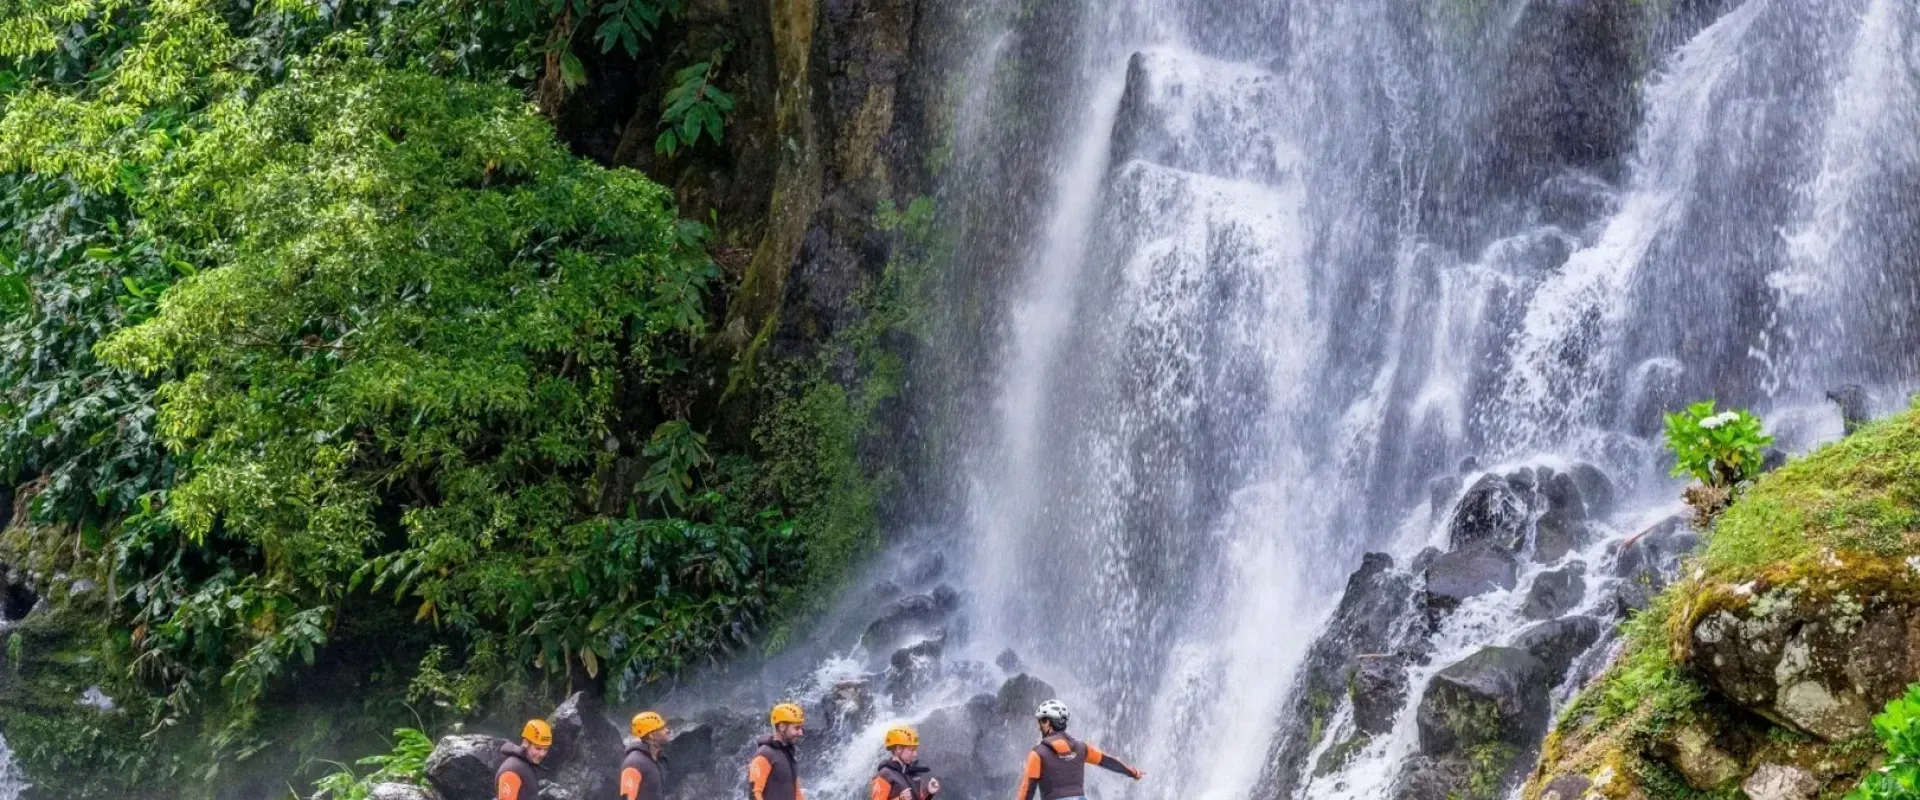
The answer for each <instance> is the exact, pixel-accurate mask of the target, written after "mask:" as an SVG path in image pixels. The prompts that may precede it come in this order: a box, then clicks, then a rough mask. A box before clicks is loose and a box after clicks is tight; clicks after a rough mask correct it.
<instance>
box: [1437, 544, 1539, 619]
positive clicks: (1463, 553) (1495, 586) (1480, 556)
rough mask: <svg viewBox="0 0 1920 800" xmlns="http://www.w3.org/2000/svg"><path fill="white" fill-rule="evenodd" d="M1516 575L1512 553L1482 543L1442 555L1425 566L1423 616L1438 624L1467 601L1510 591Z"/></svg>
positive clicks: (1516, 577) (1517, 571)
mask: <svg viewBox="0 0 1920 800" xmlns="http://www.w3.org/2000/svg"><path fill="white" fill-rule="evenodd" d="M1519 574H1520V564H1519V562H1518V561H1516V560H1515V559H1514V557H1513V554H1512V553H1509V552H1507V551H1505V550H1501V549H1499V548H1495V547H1492V546H1489V545H1486V544H1479V545H1475V546H1473V547H1470V548H1467V549H1465V550H1455V551H1454V552H1451V553H1448V554H1446V555H1443V556H1441V557H1440V558H1439V559H1437V560H1435V561H1434V562H1433V566H1430V567H1427V593H1426V600H1427V613H1428V615H1429V617H1430V619H1431V620H1432V621H1433V622H1434V623H1435V624H1438V623H1439V621H1440V620H1441V619H1443V618H1444V617H1446V615H1448V614H1451V613H1453V611H1454V609H1457V608H1459V607H1460V604H1461V603H1463V602H1465V601H1467V600H1468V599H1471V598H1474V597H1479V596H1480V595H1483V594H1486V593H1488V592H1493V591H1499V590H1510V589H1512V588H1513V587H1514V584H1515V583H1516V582H1517V581H1518V580H1519Z"/></svg>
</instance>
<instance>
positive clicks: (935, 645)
mask: <svg viewBox="0 0 1920 800" xmlns="http://www.w3.org/2000/svg"><path fill="white" fill-rule="evenodd" d="M945 646H946V642H945V639H944V637H935V638H932V639H927V640H925V641H922V642H920V643H919V644H915V645H913V646H910V647H902V648H900V649H899V650H895V651H893V656H892V657H891V658H889V659H888V660H887V695H888V696H889V697H891V698H892V700H893V707H894V708H895V709H904V708H907V707H908V706H910V705H912V704H913V698H914V695H916V694H918V693H919V692H921V691H922V690H924V689H926V688H927V687H928V686H932V685H933V683H934V682H935V681H937V680H939V678H940V656H941V653H942V652H943V651H944V650H945Z"/></svg>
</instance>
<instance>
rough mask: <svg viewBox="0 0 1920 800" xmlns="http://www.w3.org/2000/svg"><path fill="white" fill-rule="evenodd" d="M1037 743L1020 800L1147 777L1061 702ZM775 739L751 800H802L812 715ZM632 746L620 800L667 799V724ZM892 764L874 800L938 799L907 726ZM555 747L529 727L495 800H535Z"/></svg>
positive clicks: (507, 762) (1041, 715)
mask: <svg viewBox="0 0 1920 800" xmlns="http://www.w3.org/2000/svg"><path fill="white" fill-rule="evenodd" d="M1034 720H1035V722H1036V723H1037V724H1038V725H1039V728H1040V743H1039V744H1036V745H1034V746H1033V749H1032V750H1031V751H1029V752H1028V753H1027V761H1026V764H1025V766H1024V768H1023V769H1022V770H1021V772H1020V793H1019V795H1018V800H1031V798H1033V796H1034V795H1035V794H1038V795H1039V796H1040V800H1086V794H1087V792H1086V788H1085V786H1086V772H1087V766H1088V765H1092V766H1096V767H1100V768H1102V769H1106V770H1109V771H1112V772H1117V773H1119V774H1121V775H1125V776H1127V777H1129V778H1132V779H1134V780H1136V781H1137V780H1140V779H1141V778H1144V777H1146V773H1144V772H1141V771H1140V770H1138V769H1134V768H1133V767H1130V766H1127V765H1126V764H1125V763H1123V762H1121V761H1120V759H1117V758H1114V757H1113V756H1111V755H1108V754H1106V753H1103V752H1101V751H1100V748H1098V747H1095V746H1093V745H1091V744H1088V743H1086V742H1083V741H1080V740H1078V739H1075V738H1073V737H1072V736H1069V735H1067V707H1066V705H1065V704H1062V703H1061V702H1060V701H1058V700H1048V701H1047V702H1045V703H1041V704H1040V708H1039V709H1038V710H1036V711H1035V712H1034ZM768 721H769V722H770V723H771V724H772V726H773V730H772V733H770V734H769V735H767V736H766V737H764V738H762V739H761V740H760V742H759V744H758V745H757V746H756V747H755V748H754V751H753V758H752V759H751V760H749V761H748V762H747V783H748V785H749V786H751V787H752V793H753V800H805V798H806V792H805V791H803V790H802V789H801V788H800V762H799V758H798V755H797V754H796V752H795V746H796V745H798V744H799V742H800V738H801V737H802V736H804V735H806V724H807V714H806V712H805V711H804V710H802V709H801V708H800V707H799V706H797V705H794V704H793V703H781V704H779V705H777V706H774V707H773V711H772V713H771V714H769V715H768ZM633 736H634V739H633V742H632V743H631V744H628V745H627V750H626V754H625V755H624V757H623V758H622V760H621V762H620V781H619V784H620V800H663V798H664V797H665V796H666V768H665V764H664V759H662V758H661V755H660V754H661V751H662V750H664V749H665V748H666V746H667V741H668V740H669V739H671V738H672V733H671V732H669V731H668V730H667V721H666V718H664V717H662V716H660V715H659V714H657V713H655V712H652V711H646V712H642V713H640V714H639V715H637V716H635V717H634V718H633ZM884 746H885V748H886V751H887V758H886V760H885V761H882V762H881V763H880V767H879V769H877V770H876V771H875V774H874V776H873V781H872V782H871V784H870V790H869V798H870V800H931V798H933V797H934V796H935V795H938V794H940V780H939V779H938V778H934V777H932V776H931V775H930V774H929V773H931V772H932V769H930V768H929V767H926V766H924V765H922V764H920V763H919V761H920V734H919V733H917V732H915V731H914V729H912V728H910V727H906V726H898V727H894V728H892V729H890V730H888V731H887V738H886V741H885V745H884ZM552 748H553V727H552V726H550V725H548V724H547V722H546V720H538V719H536V720H531V721H529V722H528V723H527V725H526V727H525V728H524V729H522V730H521V732H520V743H519V744H517V745H507V746H506V747H504V748H502V751H503V753H504V754H505V758H504V759H503V760H502V761H501V762H500V769H499V770H498V771H496V772H495V773H494V790H495V797H496V799H497V800H538V798H539V796H540V792H539V778H538V776H537V774H536V771H535V768H536V767H537V766H538V765H539V764H540V763H541V762H542V761H545V760H546V759H547V756H548V754H549V753H550V752H551V751H552Z"/></svg>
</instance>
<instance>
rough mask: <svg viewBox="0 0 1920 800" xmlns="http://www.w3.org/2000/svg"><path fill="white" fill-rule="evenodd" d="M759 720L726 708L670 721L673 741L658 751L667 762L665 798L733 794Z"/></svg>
mask: <svg viewBox="0 0 1920 800" xmlns="http://www.w3.org/2000/svg"><path fill="white" fill-rule="evenodd" d="M762 721H763V718H761V717H757V716H750V715H747V714H744V713H738V712H734V711H731V710H728V709H710V710H708V711H705V712H702V713H700V714H698V715H696V716H694V717H693V718H692V719H691V720H688V721H684V722H683V721H681V720H673V723H674V724H673V728H674V730H675V731H676V733H675V734H674V736H673V741H670V742H668V743H667V747H666V749H665V750H663V751H661V753H660V755H661V757H662V758H664V759H666V762H667V765H668V769H667V770H666V773H667V797H668V798H670V799H671V800H696V799H698V800H704V799H705V798H712V797H733V796H736V794H735V793H736V792H738V791H739V787H740V786H741V785H742V783H743V781H744V776H745V772H744V770H745V764H746V763H747V759H748V751H750V750H752V749H753V746H754V741H755V739H756V738H757V735H758V734H759V733H760V732H761V730H760V728H761V726H760V723H761V722H762ZM616 763H617V762H616Z"/></svg>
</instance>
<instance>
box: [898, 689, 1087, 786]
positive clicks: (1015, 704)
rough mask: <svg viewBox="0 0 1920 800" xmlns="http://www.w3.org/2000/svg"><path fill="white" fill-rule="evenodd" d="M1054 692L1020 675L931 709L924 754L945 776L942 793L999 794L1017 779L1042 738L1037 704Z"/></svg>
mask: <svg viewBox="0 0 1920 800" xmlns="http://www.w3.org/2000/svg"><path fill="white" fill-rule="evenodd" d="M1053 694H1054V690H1053V687H1051V686H1048V685H1047V684H1046V682H1044V681H1041V680H1038V679H1036V678H1033V677H1031V676H1028V675H1024V674H1023V675H1016V676H1014V677H1013V678H1010V679H1008V680H1007V682H1006V683H1004V684H1002V685H1001V687H1000V691H999V692H998V693H997V694H980V695H977V696H975V697H973V698H972V699H970V700H968V701H967V702H966V703H965V704H963V705H960V706H954V707H949V708H943V709H939V710H936V711H934V712H933V713H932V714H930V715H928V716H927V718H926V720H925V721H923V722H922V723H920V726H919V731H920V759H921V762H922V763H925V764H926V765H928V766H930V767H932V768H933V769H934V773H933V774H934V776H935V777H937V778H939V779H940V784H941V796H942V797H950V798H954V800H961V798H989V797H995V796H998V795H999V794H1001V793H1004V792H1005V790H1006V787H1008V786H1012V785H1014V784H1016V783H1018V782H1019V769H1020V766H1021V764H1022V763H1024V758H1023V754H1024V753H1025V752H1026V751H1027V749H1028V748H1031V747H1032V746H1033V744H1034V742H1036V741H1039V732H1038V731H1037V730H1036V729H1035V727H1034V723H1033V709H1034V708H1035V707H1037V706H1038V705H1039V704H1040V703H1041V702H1044V701H1045V700H1048V699H1051V698H1052V697H1053ZM878 761H879V759H878V757H877V756H876V758H875V763H878Z"/></svg>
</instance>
